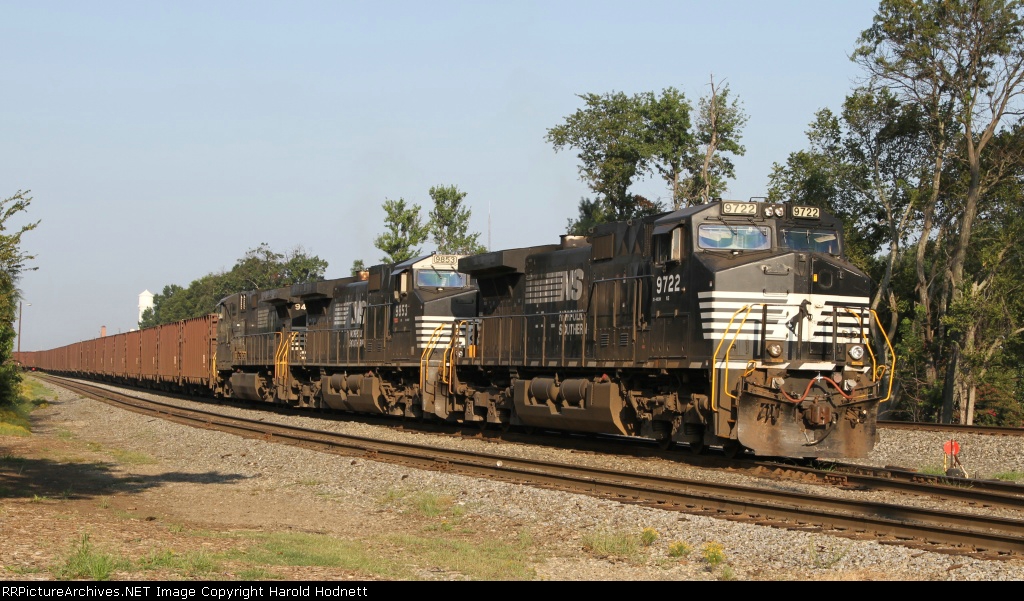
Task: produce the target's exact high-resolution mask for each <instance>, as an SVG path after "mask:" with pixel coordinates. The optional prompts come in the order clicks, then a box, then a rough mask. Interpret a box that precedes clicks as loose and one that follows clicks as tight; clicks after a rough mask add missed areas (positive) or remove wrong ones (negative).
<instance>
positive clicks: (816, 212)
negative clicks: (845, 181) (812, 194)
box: [793, 205, 821, 219]
mask: <svg viewBox="0 0 1024 601" xmlns="http://www.w3.org/2000/svg"><path fill="white" fill-rule="evenodd" d="M793 217H795V218H797V219H821V209H819V208H818V207H801V206H799V205H796V206H794V207H793Z"/></svg>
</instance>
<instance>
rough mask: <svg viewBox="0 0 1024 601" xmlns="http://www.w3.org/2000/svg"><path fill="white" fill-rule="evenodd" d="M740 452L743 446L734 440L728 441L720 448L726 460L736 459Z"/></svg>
mask: <svg viewBox="0 0 1024 601" xmlns="http://www.w3.org/2000/svg"><path fill="white" fill-rule="evenodd" d="M742 450H743V445H741V444H740V443H739V442H738V441H735V440H730V441H729V442H727V443H725V444H724V445H723V446H722V453H724V454H725V457H726V458H727V459H736V457H737V456H738V455H739V454H740V451H742Z"/></svg>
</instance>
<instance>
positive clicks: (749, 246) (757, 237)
mask: <svg viewBox="0 0 1024 601" xmlns="http://www.w3.org/2000/svg"><path fill="white" fill-rule="evenodd" d="M771 233H772V231H771V228H767V227H762V226H757V225H726V224H722V225H718V224H710V223H704V224H701V225H700V227H698V228H697V244H698V246H700V248H708V249H720V250H767V249H769V248H771V247H772V238H771Z"/></svg>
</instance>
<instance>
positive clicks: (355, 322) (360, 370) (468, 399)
mask: <svg viewBox="0 0 1024 601" xmlns="http://www.w3.org/2000/svg"><path fill="white" fill-rule="evenodd" d="M870 287H871V282H870V280H869V278H868V277H867V275H865V274H864V273H863V272H861V271H860V270H858V269H857V268H856V267H854V266H853V265H852V264H851V263H849V262H848V261H847V260H846V259H845V257H844V254H843V232H842V227H841V223H840V222H839V221H838V220H837V219H836V218H834V217H833V216H830V215H828V214H826V213H825V212H824V211H821V210H820V209H818V208H816V207H808V206H799V205H794V204H789V203H784V204H773V203H767V202H738V201H715V202H711V203H708V204H704V205H699V206H695V207H691V208H687V209H683V210H680V211H676V212H673V213H666V214H662V215H657V216H651V217H646V218H643V219H639V220H635V221H632V222H623V223H610V224H603V225H600V226H597V227H595V228H594V229H593V231H591V232H590V233H589V235H587V236H563V237H562V240H561V241H560V243H559V244H551V245H544V246H535V247H529V248H517V249H510V250H499V251H493V252H488V253H484V254H480V255H474V256H467V257H459V256H454V255H437V254H435V255H429V256H426V257H419V258H415V259H412V260H409V261H406V262H405V263H401V264H397V265H377V266H373V267H371V268H370V269H369V271H368V272H367V273H364V274H363V277H352V278H344V279H338V280H328V281H322V282H314V283H308V284H299V285H295V286H292V287H289V288H283V289H277V290H267V291H250V292H242V293H238V294H233V295H231V296H229V297H227V298H225V299H223V300H222V301H221V302H220V305H219V313H218V315H215V316H213V315H211V316H209V317H208V318H206V320H207V321H203V322H202V323H199V322H196V321H195V320H190V321H188V322H183V323H182V325H181V327H179V328H177V329H175V328H174V327H173V326H168V325H164V326H158V328H160V329H159V331H158V332H155V333H154V332H151V331H149V330H143V331H142V332H141V333H140V332H135V333H130V334H129V335H123V334H122V335H118V336H119V337H120V336H125V339H124V340H123V341H120V342H117V343H115V344H108V343H103V344H100V343H98V341H87V342H84V343H76V345H71V346H70V347H65V348H62V349H55V350H54V351H43V352H42V353H36V354H23V355H22V357H21V360H23V362H26V364H31V365H33V366H37V367H39V368H44V369H47V368H49V369H54V368H58V367H60V366H64V367H63V369H56V371H66V372H70V373H77V374H78V375H91V376H100V377H105V378H107V379H114V380H117V381H128V382H136V383H143V384H147V385H160V386H163V385H167V384H170V385H172V386H174V385H178V386H181V385H185V384H187V386H188V388H189V389H190V390H197V389H200V388H201V389H205V390H207V391H209V392H211V393H213V394H215V395H217V396H223V397H230V398H244V399H253V400H260V401H269V402H277V403H288V404H294V405H300V406H311V407H320V408H331V409H335V410H340V411H353V412H360V413H375V414H385V415H394V416H403V417H407V418H409V417H411V418H433V419H441V420H446V421H458V422H464V423H476V424H480V425H487V424H494V425H496V426H507V425H520V426H526V427H532V428H543V429H557V430H564V431H572V432H587V433H599V434H614V435H622V436H642V437H648V438H653V439H655V440H658V441H659V442H661V443H662V444H663V445H666V446H667V445H670V444H672V443H675V442H679V443H685V444H688V445H689V446H690V447H691V448H693V449H695V450H702V449H703V448H705V447H707V446H708V445H714V446H720V447H723V448H724V449H725V450H726V452H727V453H728V454H734V453H737V452H739V451H741V450H743V449H748V450H750V451H752V452H754V453H755V454H758V455H764V456H787V457H821V458H836V457H858V456H864V455H866V454H867V453H868V452H869V451H870V450H871V449H872V448H873V445H874V443H875V441H876V438H877V434H876V416H877V413H878V407H879V403H881V402H884V401H886V400H887V399H888V398H889V396H890V395H891V391H892V376H893V368H894V361H895V359H894V354H893V353H892V349H891V347H890V346H889V345H888V340H887V339H885V338H884V332H882V331H876V328H875V323H876V319H875V316H874V314H873V313H872V312H871V311H870V310H869V294H870ZM207 326H208V327H207ZM207 331H208V334H207V333H206V332H207ZM132 336H136V338H132ZM164 337H167V338H168V339H169V340H171V341H172V342H171V345H170V346H168V344H165V343H164V342H163V340H164ZM176 337H177V338H176ZM879 337H880V340H881V342H882V344H881V345H879V344H877V342H876V340H877V339H878V338H879ZM186 339H187V340H186ZM175 345H176V346H175ZM136 347H137V348H136ZM118 349H120V351H119V350H118ZM133 349H134V350H133ZM147 349H150V350H147ZM168 349H170V350H168ZM174 349H178V350H177V351H175V350H174ZM174 352H178V353H179V354H188V355H193V354H194V355H196V356H195V357H192V356H181V357H178V356H174V357H170V356H165V355H168V353H169V354H172V355H173V354H174ZM147 353H148V354H151V355H153V356H152V357H148V356H147ZM107 355H110V356H109V357H107ZM200 355H201V356H200ZM133 356H135V357H137V359H136V367H135V368H133V367H132V359H131V358H132V357H133ZM207 357H210V360H209V361H207ZM51 364H52V365H51ZM164 364H166V366H165V365H164ZM185 366H191V367H190V368H189V370H187V374H186V371H183V370H184V369H185ZM133 370H134V371H133ZM93 372H95V373H93Z"/></svg>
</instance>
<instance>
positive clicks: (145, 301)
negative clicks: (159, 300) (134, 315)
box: [135, 290, 153, 323]
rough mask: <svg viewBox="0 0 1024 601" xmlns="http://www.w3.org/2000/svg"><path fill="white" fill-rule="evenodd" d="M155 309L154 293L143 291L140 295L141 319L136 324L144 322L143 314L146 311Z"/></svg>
mask: <svg viewBox="0 0 1024 601" xmlns="http://www.w3.org/2000/svg"><path fill="white" fill-rule="evenodd" d="M152 308H153V293H152V292H150V291H149V290H143V291H142V294H140V295H139V319H138V320H136V322H135V323H138V322H140V321H142V312H143V311H145V310H146V309H152Z"/></svg>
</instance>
